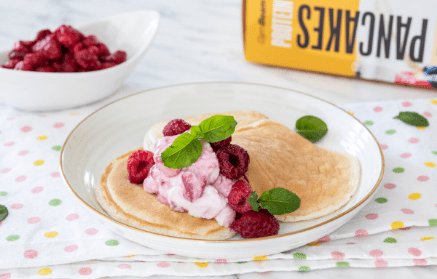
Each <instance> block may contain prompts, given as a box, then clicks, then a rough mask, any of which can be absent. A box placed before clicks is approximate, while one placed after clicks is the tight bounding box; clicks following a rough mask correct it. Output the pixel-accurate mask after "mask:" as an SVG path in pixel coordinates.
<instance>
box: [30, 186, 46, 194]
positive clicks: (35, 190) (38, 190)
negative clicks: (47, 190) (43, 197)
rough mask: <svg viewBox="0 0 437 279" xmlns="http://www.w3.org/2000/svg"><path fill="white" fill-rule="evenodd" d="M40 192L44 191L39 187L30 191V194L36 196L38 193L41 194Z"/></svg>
mask: <svg viewBox="0 0 437 279" xmlns="http://www.w3.org/2000/svg"><path fill="white" fill-rule="evenodd" d="M42 190H44V187H41V186H39V187H35V188H33V189H32V193H34V194H38V193H40V192H42Z"/></svg>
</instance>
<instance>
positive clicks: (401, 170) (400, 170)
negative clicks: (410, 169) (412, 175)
mask: <svg viewBox="0 0 437 279" xmlns="http://www.w3.org/2000/svg"><path fill="white" fill-rule="evenodd" d="M404 171H405V169H404V168H401V167H397V168H394V169H393V172H394V173H403V172H404Z"/></svg>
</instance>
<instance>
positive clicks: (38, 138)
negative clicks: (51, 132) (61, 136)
mask: <svg viewBox="0 0 437 279" xmlns="http://www.w3.org/2000/svg"><path fill="white" fill-rule="evenodd" d="M36 139H37V140H46V139H47V136H45V135H43V136H39V137H36Z"/></svg>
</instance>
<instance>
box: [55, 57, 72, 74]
mask: <svg viewBox="0 0 437 279" xmlns="http://www.w3.org/2000/svg"><path fill="white" fill-rule="evenodd" d="M58 71H59V72H63V73H75V72H77V64H76V62H74V60H65V61H64V62H62V64H61V65H60V67H59V70H58Z"/></svg>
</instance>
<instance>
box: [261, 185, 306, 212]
mask: <svg viewBox="0 0 437 279" xmlns="http://www.w3.org/2000/svg"><path fill="white" fill-rule="evenodd" d="M258 202H259V203H260V205H261V206H262V207H263V208H265V209H267V210H268V211H269V212H270V214H272V215H282V214H286V213H291V212H293V211H295V210H296V209H298V208H299V206H300V198H299V197H298V196H297V195H296V194H295V193H293V192H291V191H288V190H287V189H284V188H273V189H271V190H270V191H268V192H267V191H265V192H264V193H262V195H261V197H260V198H259V199H258Z"/></svg>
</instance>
